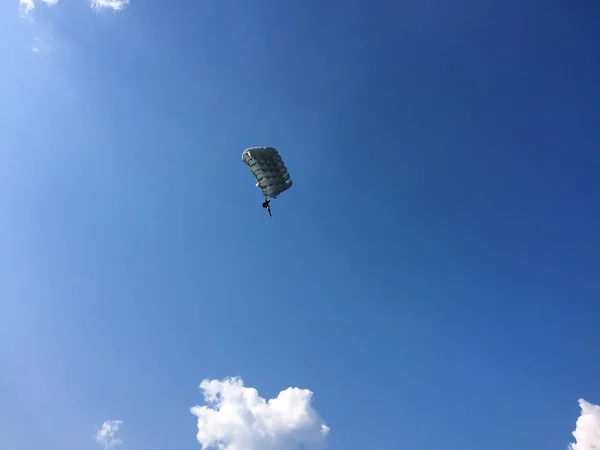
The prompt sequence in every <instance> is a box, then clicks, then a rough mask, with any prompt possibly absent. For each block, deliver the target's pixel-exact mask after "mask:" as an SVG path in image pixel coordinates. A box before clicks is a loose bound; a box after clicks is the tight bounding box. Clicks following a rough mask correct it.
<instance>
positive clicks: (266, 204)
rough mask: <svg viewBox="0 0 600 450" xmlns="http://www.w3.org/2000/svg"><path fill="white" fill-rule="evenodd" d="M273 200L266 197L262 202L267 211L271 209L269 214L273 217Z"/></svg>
mask: <svg viewBox="0 0 600 450" xmlns="http://www.w3.org/2000/svg"><path fill="white" fill-rule="evenodd" d="M270 203H271V200H269V199H265V201H264V202H263V204H262V207H263V208H265V209H266V210H267V211H269V216H271V217H273V214H271V205H270Z"/></svg>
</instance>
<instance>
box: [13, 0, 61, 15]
mask: <svg viewBox="0 0 600 450" xmlns="http://www.w3.org/2000/svg"><path fill="white" fill-rule="evenodd" d="M36 1H38V0H19V10H20V11H21V13H23V14H25V15H27V14H29V13H30V12H31V11H33V10H34V9H35V4H36ZM39 1H41V2H42V3H45V4H46V5H48V6H54V5H56V4H57V3H58V0H39Z"/></svg>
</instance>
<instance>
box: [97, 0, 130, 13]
mask: <svg viewBox="0 0 600 450" xmlns="http://www.w3.org/2000/svg"><path fill="white" fill-rule="evenodd" d="M128 4H129V0H92V8H94V9H112V10H113V11H121V10H122V9H123V8H125V7H126V6H127V5H128Z"/></svg>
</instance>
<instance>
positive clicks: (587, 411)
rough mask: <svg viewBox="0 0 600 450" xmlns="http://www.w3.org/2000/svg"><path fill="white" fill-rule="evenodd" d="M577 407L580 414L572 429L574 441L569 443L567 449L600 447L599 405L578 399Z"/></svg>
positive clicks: (588, 449) (577, 449) (582, 449)
mask: <svg viewBox="0 0 600 450" xmlns="http://www.w3.org/2000/svg"><path fill="white" fill-rule="evenodd" d="M579 407H580V408H581V415H580V416H579V418H578V419H577V425H576V426H575V431H573V436H574V437H575V442H576V443H575V444H569V450H597V449H600V406H597V405H592V404H591V403H588V402H586V401H585V400H583V399H580V400H579Z"/></svg>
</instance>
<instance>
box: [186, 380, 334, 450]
mask: <svg viewBox="0 0 600 450" xmlns="http://www.w3.org/2000/svg"><path fill="white" fill-rule="evenodd" d="M200 389H201V390H202V392H203V395H204V400H205V403H206V404H207V405H208V406H194V407H193V408H190V412H191V413H192V414H193V415H195V416H197V417H198V434H197V436H196V438H197V439H198V442H200V444H201V447H202V449H208V448H218V449H220V450H297V449H298V448H299V447H300V446H303V447H304V448H306V449H309V448H314V449H318V448H326V442H325V439H326V437H327V435H328V433H329V427H328V426H327V425H325V424H324V423H323V421H322V420H321V418H320V416H319V414H318V413H317V411H315V409H314V408H313V407H312V404H311V403H312V396H313V393H312V392H311V391H309V390H308V389H298V388H292V387H290V388H287V389H286V390H284V391H281V392H280V393H279V395H278V396H277V398H274V399H270V400H268V401H265V399H264V398H262V397H260V396H259V395H258V391H257V390H256V389H254V388H249V387H245V386H244V382H243V381H242V379H241V378H226V379H224V380H203V381H202V383H201V384H200Z"/></svg>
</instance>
